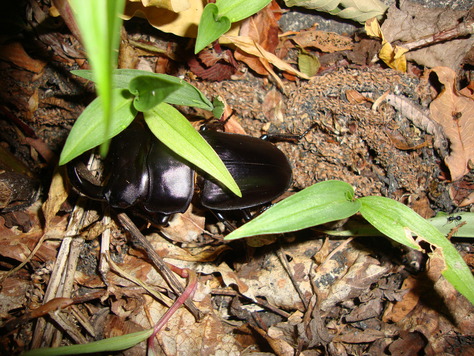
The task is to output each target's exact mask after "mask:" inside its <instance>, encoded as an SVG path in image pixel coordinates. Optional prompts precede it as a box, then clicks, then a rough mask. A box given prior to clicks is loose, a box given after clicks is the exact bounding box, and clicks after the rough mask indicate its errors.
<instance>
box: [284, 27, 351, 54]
mask: <svg viewBox="0 0 474 356" xmlns="http://www.w3.org/2000/svg"><path fill="white" fill-rule="evenodd" d="M289 38H290V39H292V40H293V41H295V42H296V43H297V44H298V45H300V46H301V47H303V48H308V47H314V48H317V49H319V50H320V51H322V52H326V53H334V52H338V51H345V50H351V49H352V48H353V46H354V43H353V42H352V39H351V38H350V37H346V36H342V35H339V34H337V33H333V32H325V31H319V30H316V28H315V27H312V28H310V29H308V30H303V31H300V32H298V33H297V34H296V35H294V36H291V37H289Z"/></svg>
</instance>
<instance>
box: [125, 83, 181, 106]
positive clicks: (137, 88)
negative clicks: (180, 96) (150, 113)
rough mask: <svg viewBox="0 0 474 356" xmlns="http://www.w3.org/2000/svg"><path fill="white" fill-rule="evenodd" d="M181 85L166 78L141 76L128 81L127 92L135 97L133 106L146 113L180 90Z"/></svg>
mask: <svg viewBox="0 0 474 356" xmlns="http://www.w3.org/2000/svg"><path fill="white" fill-rule="evenodd" d="M181 86H182V85H181V84H178V83H176V82H174V81H171V80H169V79H167V78H158V77H155V76H152V75H141V76H139V77H135V78H133V79H132V80H131V81H130V85H129V90H130V92H131V93H132V94H133V95H135V99H134V100H133V105H134V106H135V109H137V110H138V111H142V112H143V111H147V110H150V109H152V108H153V107H155V106H156V105H158V104H159V103H161V102H162V101H164V100H165V99H166V98H167V97H168V96H169V95H170V94H172V93H173V92H175V91H176V90H178V89H180V88H181Z"/></svg>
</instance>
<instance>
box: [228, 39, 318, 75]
mask: <svg viewBox="0 0 474 356" xmlns="http://www.w3.org/2000/svg"><path fill="white" fill-rule="evenodd" d="M222 37H223V38H225V39H226V40H228V41H229V42H230V43H232V44H234V45H235V46H236V47H238V48H239V49H241V50H242V51H244V52H246V53H248V54H251V55H253V56H256V57H259V58H265V59H266V60H267V61H268V62H269V63H271V64H273V65H274V66H275V67H277V68H278V69H280V70H283V71H285V72H288V73H291V74H293V75H297V76H298V77H300V78H303V79H309V77H308V76H307V75H306V74H304V73H301V72H300V71H298V70H296V69H295V68H293V67H292V66H291V65H289V64H288V63H287V62H285V61H283V60H281V59H280V58H278V57H277V56H275V55H274V54H273V53H270V52H268V51H266V50H265V49H263V48H262V46H260V45H259V44H258V43H257V42H255V41H254V40H253V39H252V38H250V37H247V36H229V35H224V36H222Z"/></svg>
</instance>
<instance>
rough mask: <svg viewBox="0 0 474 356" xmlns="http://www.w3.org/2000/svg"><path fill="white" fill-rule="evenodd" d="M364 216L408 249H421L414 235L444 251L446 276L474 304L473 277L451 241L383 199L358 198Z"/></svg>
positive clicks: (409, 212)
mask: <svg viewBox="0 0 474 356" xmlns="http://www.w3.org/2000/svg"><path fill="white" fill-rule="evenodd" d="M357 200H358V201H359V202H360V204H361V208H360V212H361V214H362V216H363V217H364V218H365V219H366V220H367V221H368V222H370V223H371V224H372V225H373V226H374V227H376V228H377V229H378V230H379V231H381V232H382V233H384V234H385V235H387V236H388V237H390V238H391V239H393V240H395V241H397V242H399V243H402V244H404V245H406V246H409V247H412V248H415V249H420V247H419V246H418V244H417V243H416V242H415V241H414V240H413V238H412V237H411V236H412V233H413V234H414V235H416V236H418V238H419V239H422V240H425V241H427V242H428V243H430V244H431V245H433V246H435V247H437V248H439V249H440V250H441V253H442V256H443V258H444V262H445V264H446V268H445V270H444V271H443V275H444V277H445V278H446V279H447V280H448V281H449V282H450V283H451V284H452V285H453V286H454V287H455V288H456V289H457V290H458V291H459V292H460V293H461V294H463V295H464V296H465V297H466V298H467V299H469V301H470V302H471V303H473V304H474V276H473V275H472V273H471V271H470V270H469V267H468V266H467V265H466V263H465V262H464V260H463V259H462V257H461V256H460V255H459V253H458V252H457V251H456V249H455V248H454V246H453V245H452V244H451V242H450V241H449V240H448V239H447V238H446V237H445V236H444V235H443V234H441V232H439V230H438V229H436V228H435V227H434V226H433V225H431V224H430V223H429V222H428V221H427V220H425V219H423V218H422V217H421V216H420V215H418V214H417V213H415V212H414V211H413V210H411V209H410V208H409V207H407V206H405V205H403V204H401V203H399V202H397V201H395V200H392V199H388V198H384V197H364V198H360V199H357Z"/></svg>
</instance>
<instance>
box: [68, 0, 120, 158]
mask: <svg viewBox="0 0 474 356" xmlns="http://www.w3.org/2000/svg"><path fill="white" fill-rule="evenodd" d="M124 6H125V0H102V1H96V0H72V1H71V7H72V9H73V12H74V16H75V19H76V22H77V24H78V27H79V30H80V32H81V37H82V41H83V44H84V46H85V48H86V52H87V57H88V59H89V62H90V65H91V68H92V70H93V75H94V81H95V83H96V86H97V92H98V96H99V97H101V98H102V99H101V103H102V104H101V105H102V110H101V113H102V118H99V119H98V120H101V121H102V122H103V123H104V124H105V126H104V128H105V130H106V133H105V135H106V136H109V135H110V134H109V133H108V132H107V131H108V130H111V127H110V125H111V122H110V121H111V118H112V116H111V115H112V110H113V107H114V105H115V104H114V103H113V102H112V101H113V98H114V96H113V95H112V86H113V85H112V70H113V69H114V68H115V67H116V63H117V56H118V46H119V41H120V26H121V24H122V20H121V18H120V15H121V14H122V13H123V9H124ZM107 149H108V146H107V145H105V146H104V147H103V153H106V151H107Z"/></svg>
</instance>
